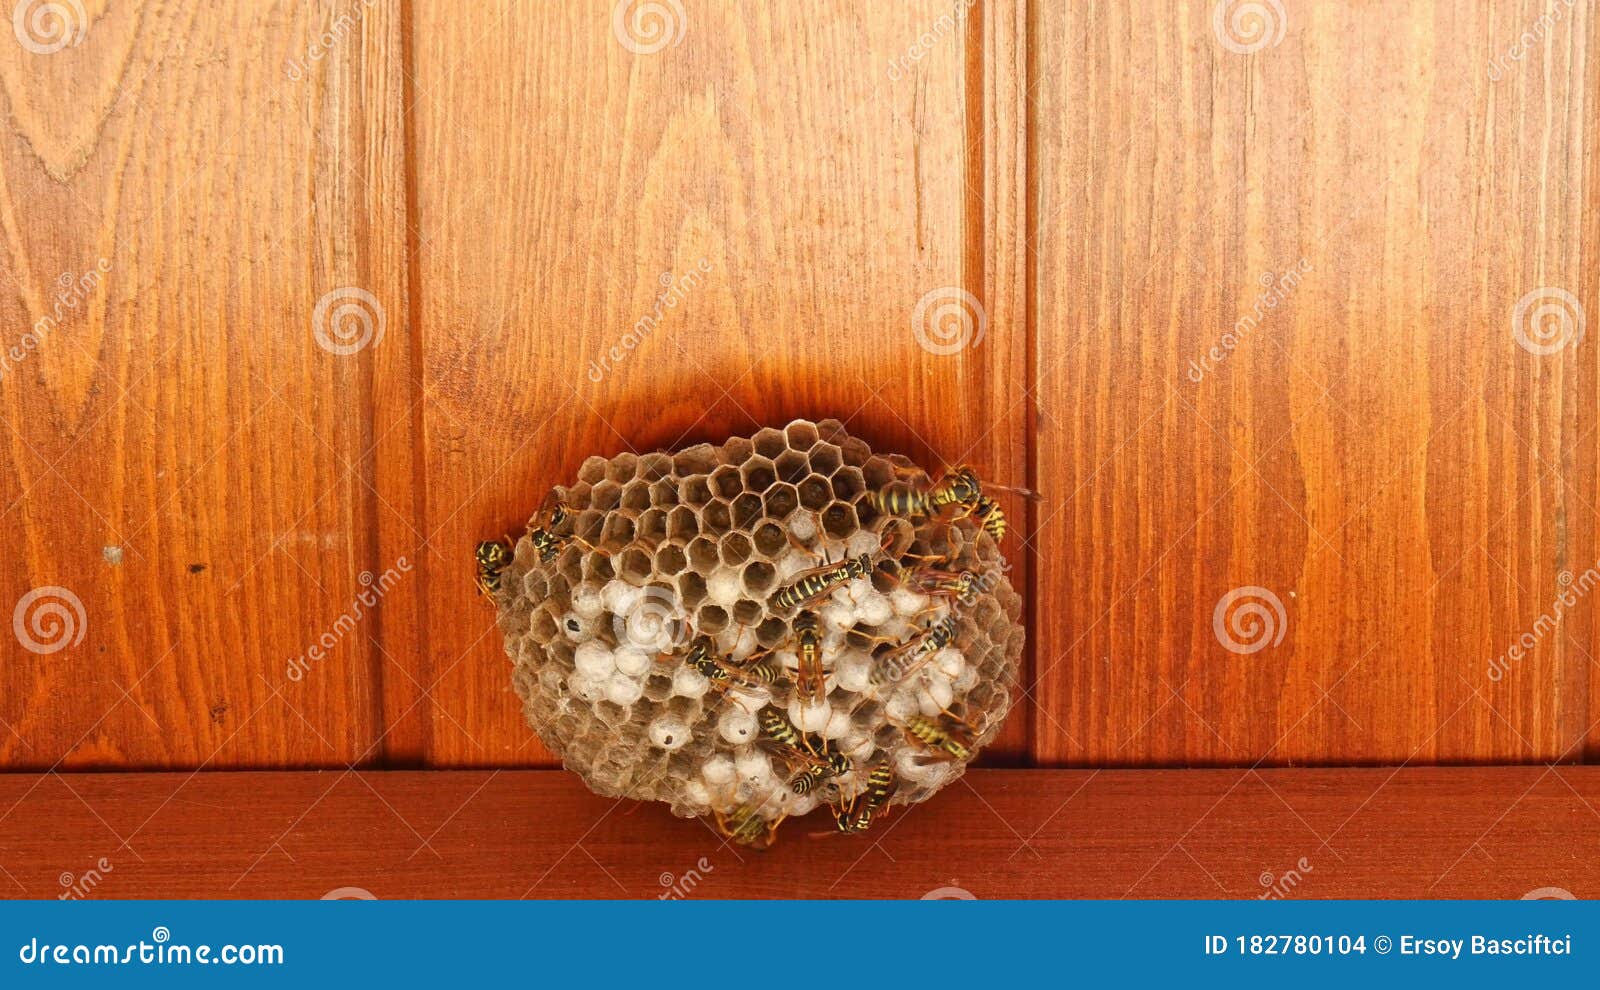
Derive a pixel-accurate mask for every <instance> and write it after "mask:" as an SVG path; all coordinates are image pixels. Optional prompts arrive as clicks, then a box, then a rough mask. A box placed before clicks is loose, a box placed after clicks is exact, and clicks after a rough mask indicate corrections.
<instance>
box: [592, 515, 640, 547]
mask: <svg viewBox="0 0 1600 990" xmlns="http://www.w3.org/2000/svg"><path fill="white" fill-rule="evenodd" d="M635 531H636V529H635V526H634V523H633V520H632V519H630V518H629V517H628V516H626V515H623V514H622V513H621V512H611V513H607V514H606V522H605V526H604V527H602V528H601V531H600V533H601V535H600V540H599V542H601V543H603V544H604V545H605V546H608V547H625V546H627V545H628V544H630V543H632V542H633V537H634V533H635Z"/></svg>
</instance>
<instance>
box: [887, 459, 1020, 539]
mask: <svg viewBox="0 0 1600 990" xmlns="http://www.w3.org/2000/svg"><path fill="white" fill-rule="evenodd" d="M985 487H986V486H984V485H983V483H982V482H980V481H979V480H978V473H977V472H976V471H974V470H973V469H972V468H971V467H968V466H966V465H962V466H961V467H958V468H955V469H953V470H950V471H946V472H945V473H944V476H943V477H941V478H940V479H939V480H938V481H937V482H936V483H935V484H933V485H932V486H931V487H929V488H926V489H921V488H916V487H913V486H911V485H907V484H898V485H890V486H887V487H885V488H882V489H879V490H877V491H870V492H868V493H867V504H868V505H870V506H871V507H872V508H873V510H874V511H876V512H878V513H879V514H880V515H886V516H903V517H905V518H908V519H920V518H924V517H927V516H932V515H935V514H937V513H938V512H939V511H940V510H941V509H944V508H945V507H946V506H952V505H954V506H959V507H960V508H959V511H958V512H957V513H956V515H955V518H956V519H960V518H962V517H963V516H974V517H976V518H977V520H978V522H979V524H980V525H981V526H982V527H983V528H984V530H985V531H987V532H988V534H989V535H990V536H992V537H994V538H995V540H997V541H998V540H1000V539H1001V538H1002V537H1004V536H1005V535H1006V516H1005V513H1004V512H1003V511H1002V510H1001V508H1000V504H999V503H998V502H996V501H995V500H994V499H992V498H989V497H988V496H987V495H985V494H984V489H985ZM987 487H988V488H989V489H991V490H994V491H1003V492H1012V493H1014V494H1017V495H1021V496H1022V497H1023V498H1028V499H1034V500H1037V499H1038V498H1039V497H1040V496H1039V493H1038V492H1035V491H1031V490H1030V489H1027V488H1011V487H1007V486H1005V485H988V486H987Z"/></svg>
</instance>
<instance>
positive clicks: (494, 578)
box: [473, 539, 512, 601]
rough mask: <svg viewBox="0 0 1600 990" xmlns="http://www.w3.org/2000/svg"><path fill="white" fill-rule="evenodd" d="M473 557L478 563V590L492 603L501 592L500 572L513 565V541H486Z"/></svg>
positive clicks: (480, 545) (475, 551) (479, 546)
mask: <svg viewBox="0 0 1600 990" xmlns="http://www.w3.org/2000/svg"><path fill="white" fill-rule="evenodd" d="M473 556H474V557H475V558H476V559H477V561H478V590H479V591H481V592H483V596H484V597H485V598H488V599H490V600H491V601H492V600H493V599H494V596H495V593H496V592H498V591H499V590H500V572H501V571H503V570H505V569H506V567H507V566H509V565H510V563H511V557H512V551H511V541H510V540H509V539H505V540H484V541H483V542H482V543H479V544H478V546H477V549H476V550H474V551H473Z"/></svg>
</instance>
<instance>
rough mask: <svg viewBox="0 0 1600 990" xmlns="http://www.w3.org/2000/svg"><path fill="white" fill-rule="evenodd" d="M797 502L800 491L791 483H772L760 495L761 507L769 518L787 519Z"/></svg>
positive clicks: (798, 502) (798, 501)
mask: <svg viewBox="0 0 1600 990" xmlns="http://www.w3.org/2000/svg"><path fill="white" fill-rule="evenodd" d="M799 504H800V492H799V490H798V489H796V488H795V487H794V486H793V485H786V484H777V485H773V486H772V487H771V488H769V489H767V493H766V495H764V496H762V509H763V512H764V513H765V514H766V516H767V518H769V519H787V518H788V517H789V513H791V512H793V511H794V510H795V506H797V505H799Z"/></svg>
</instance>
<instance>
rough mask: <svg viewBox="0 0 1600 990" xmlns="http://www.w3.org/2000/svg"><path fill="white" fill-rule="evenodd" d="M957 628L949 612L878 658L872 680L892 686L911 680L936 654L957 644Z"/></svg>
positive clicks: (954, 619)
mask: <svg viewBox="0 0 1600 990" xmlns="http://www.w3.org/2000/svg"><path fill="white" fill-rule="evenodd" d="M957 629H958V627H957V623H956V617H955V615H954V614H949V613H947V614H946V615H945V617H944V618H942V619H940V620H939V621H938V622H935V623H934V624H933V625H931V626H929V627H928V628H927V629H924V630H923V631H922V632H921V633H918V634H917V635H915V636H913V637H911V638H910V639H908V640H906V641H905V642H904V643H901V644H900V645H899V646H897V647H895V648H894V649H892V650H890V651H889V652H887V653H885V654H884V655H883V656H881V657H879V658H878V661H877V663H876V665H874V667H873V670H872V679H873V681H874V682H875V683H878V684H889V683H893V682H897V681H903V680H905V679H906V678H907V677H910V676H911V675H912V674H914V673H916V672H917V671H918V670H920V669H921V668H922V665H923V664H925V663H927V662H928V661H929V660H931V659H932V658H933V655H934V654H935V653H938V652H939V651H940V650H942V649H944V648H945V647H946V646H949V645H950V644H951V643H953V642H954V641H955V638H956V632H957Z"/></svg>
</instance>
